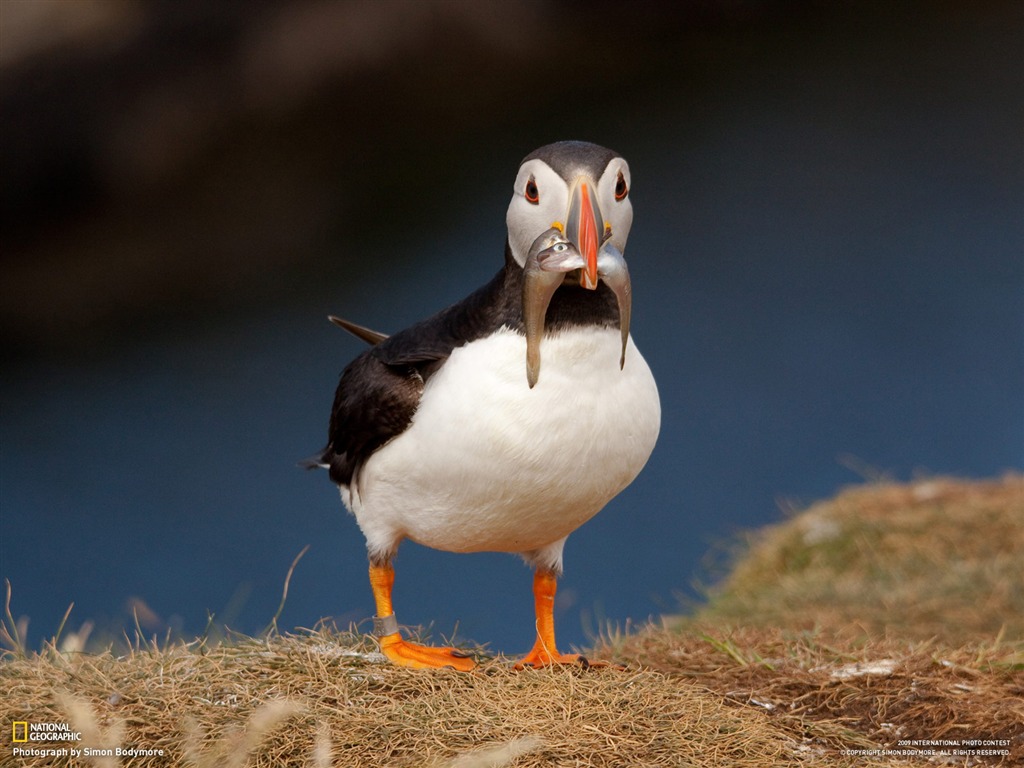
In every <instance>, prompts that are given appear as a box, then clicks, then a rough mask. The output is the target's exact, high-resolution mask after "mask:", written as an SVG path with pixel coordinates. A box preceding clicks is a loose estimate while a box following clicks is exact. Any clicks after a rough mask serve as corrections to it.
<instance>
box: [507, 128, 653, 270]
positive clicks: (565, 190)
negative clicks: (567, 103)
mask: <svg viewBox="0 0 1024 768" xmlns="http://www.w3.org/2000/svg"><path fill="white" fill-rule="evenodd" d="M629 190H630V177H629V165H628V164H627V163H626V161H625V160H623V159H622V158H621V157H619V155H618V153H616V152H613V151H612V150H610V149H605V148H604V147H600V146H598V145H597V144H590V143H588V142H585V141H559V142H556V143H555V144H548V145H547V146H544V147H541V148H540V149H538V150H536V151H534V152H531V153H530V154H529V155H527V156H526V158H525V159H524V160H523V162H522V163H521V164H520V166H519V174H518V175H517V176H516V184H515V188H514V190H513V194H512V202H511V203H509V206H508V215H507V216H506V219H505V220H506V223H507V224H508V242H509V246H510V248H511V250H512V257H513V258H514V259H515V260H516V262H517V263H518V264H519V266H521V267H525V266H526V262H527V259H528V258H529V255H530V248H531V247H532V245H533V244H534V243H535V242H536V240H537V238H538V237H540V236H541V235H543V234H544V233H545V232H546V231H547V230H549V229H551V228H552V227H553V228H555V229H557V230H560V231H561V232H562V233H563V234H564V235H565V237H566V239H567V240H568V241H569V242H570V243H572V245H573V246H575V248H576V250H577V251H578V252H579V254H580V257H581V258H582V260H583V265H582V266H581V268H580V269H579V282H580V285H582V286H583V287H585V288H591V289H593V288H597V281H598V264H597V261H598V251H599V250H600V249H601V247H602V246H603V245H605V244H606V243H607V244H609V245H611V246H613V247H614V248H615V249H616V251H617V252H618V253H620V254H621V253H622V252H623V251H625V249H626V238H627V237H628V236H629V227H630V225H631V224H632V223H633V206H632V204H631V203H630V201H629Z"/></svg>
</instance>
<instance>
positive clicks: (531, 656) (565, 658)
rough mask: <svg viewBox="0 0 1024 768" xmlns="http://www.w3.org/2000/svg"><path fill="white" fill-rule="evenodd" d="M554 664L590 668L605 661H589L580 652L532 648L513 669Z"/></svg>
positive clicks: (538, 667) (602, 664) (604, 664)
mask: <svg viewBox="0 0 1024 768" xmlns="http://www.w3.org/2000/svg"><path fill="white" fill-rule="evenodd" d="M555 664H579V665H580V666H581V667H583V669H590V668H591V667H603V666H606V663H605V662H603V661H594V662H592V661H590V659H588V658H587V657H586V656H584V655H583V654H581V653H558V652H557V651H556V652H555V653H553V654H552V653H548V652H547V651H546V650H543V649H541V650H538V649H536V648H534V649H533V650H532V651H530V652H529V653H528V654H526V655H525V656H524V657H523V658H521V659H520V660H519V661H518V662H516V665H515V666H514V667H512V668H513V669H526V668H527V667H533V668H534V669H540V668H541V667H553V666H554V665H555Z"/></svg>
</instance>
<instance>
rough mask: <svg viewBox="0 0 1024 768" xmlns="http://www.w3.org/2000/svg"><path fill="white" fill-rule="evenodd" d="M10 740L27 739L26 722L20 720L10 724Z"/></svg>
mask: <svg viewBox="0 0 1024 768" xmlns="http://www.w3.org/2000/svg"><path fill="white" fill-rule="evenodd" d="M19 734H20V735H19ZM11 741H18V742H21V741H28V723H26V722H25V721H23V720H22V721H15V722H14V723H12V724H11Z"/></svg>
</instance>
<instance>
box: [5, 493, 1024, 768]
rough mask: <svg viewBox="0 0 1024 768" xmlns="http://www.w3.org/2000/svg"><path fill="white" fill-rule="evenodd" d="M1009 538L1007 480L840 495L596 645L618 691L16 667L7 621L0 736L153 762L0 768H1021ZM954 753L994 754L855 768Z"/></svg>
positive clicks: (135, 661) (1019, 577) (1022, 663)
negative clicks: (40, 732) (705, 594)
mask: <svg viewBox="0 0 1024 768" xmlns="http://www.w3.org/2000/svg"><path fill="white" fill-rule="evenodd" d="M1022 536H1024V482H1022V480H1021V479H1020V478H1016V477H1009V478H1005V479H1004V480H1002V481H998V482H990V483H957V482H954V481H949V480H933V481H929V482H927V483H918V484H914V485H910V486H895V485H883V486H872V487H865V488H860V489H855V490H852V491H846V492H844V493H842V494H840V495H839V496H838V497H837V498H836V499H835V500H834V501H832V502H825V503H822V504H818V505H815V506H813V507H811V508H810V509H809V510H808V511H807V512H805V513H803V514H801V515H797V516H795V517H793V519H791V520H789V521H788V522H786V523H784V524H782V525H780V526H775V527H772V528H770V529H768V530H767V531H766V532H764V533H763V534H761V535H760V536H758V537H757V538H756V540H755V542H754V543H753V544H752V546H751V548H750V550H749V552H748V553H746V554H745V555H744V557H743V558H742V559H741V560H740V561H739V562H738V563H737V565H736V568H735V570H734V573H733V575H732V576H731V577H730V579H729V580H727V582H726V583H725V585H724V586H723V588H722V590H721V592H720V594H719V595H718V596H717V597H716V598H715V599H714V600H713V601H712V603H711V604H710V605H709V606H708V607H707V608H706V609H705V610H704V611H703V612H702V613H701V615H700V616H699V617H698V618H697V619H696V620H694V619H690V620H681V619H680V620H671V621H666V622H665V624H664V626H660V627H650V628H647V629H645V630H642V631H641V632H639V633H637V634H636V635H633V636H628V637H614V638H611V639H609V640H607V641H606V642H605V643H604V647H602V648H600V649H598V650H597V651H596V653H595V655H596V656H598V657H602V656H603V657H605V658H607V657H609V656H611V657H613V658H614V659H615V660H618V661H619V662H620V663H622V664H624V665H625V667H626V669H625V671H619V670H615V669H593V670H590V671H587V672H584V671H581V670H578V669H559V670H545V671H527V672H514V671H512V670H511V668H510V664H509V662H508V661H507V660H504V659H501V658H498V659H482V663H481V666H480V668H479V669H478V671H476V672H474V673H471V674H461V673H456V672H454V671H450V670H437V671H410V670H405V669H400V668H396V667H393V666H390V665H387V664H385V663H383V661H382V659H381V657H379V655H377V654H376V653H375V652H374V645H373V642H372V640H369V639H368V638H366V637H365V636H362V635H356V634H351V633H342V632H337V631H335V630H331V629H327V628H323V629H319V630H316V631H310V632H303V633H300V634H296V635H287V636H281V635H279V634H278V633H277V632H276V631H272V632H270V633H269V634H268V635H267V636H265V637H263V638H260V639H254V638H233V639H231V640H230V641H228V642H223V643H220V644H218V645H212V644H211V643H208V642H204V641H195V642H193V643H190V644H184V643H169V644H162V645H159V646H157V645H146V644H142V643H136V645H135V647H133V648H132V649H130V651H128V652H126V653H125V654H124V655H120V656H119V655H117V654H115V653H114V652H112V651H110V650H106V651H102V650H101V651H99V652H95V653H86V652H83V651H82V650H81V647H82V644H81V642H80V640H81V638H79V637H76V636H74V635H70V636H66V637H65V638H64V640H63V641H62V642H61V643H57V642H56V641H55V642H53V643H51V644H50V645H48V646H47V647H46V648H44V649H43V651H41V652H39V653H26V652H24V649H21V648H18V647H17V646H18V642H17V635H18V631H17V628H16V622H15V621H14V619H13V617H11V616H10V615H9V614H8V616H7V617H6V631H7V633H8V638H7V642H8V645H12V646H14V647H13V649H12V650H11V651H10V652H8V653H7V654H6V655H5V658H4V661H3V662H2V663H0V690H2V691H4V697H3V699H2V700H0V726H2V727H3V728H4V729H5V730H7V732H8V733H9V732H10V731H9V728H10V725H9V724H10V723H11V722H12V721H18V720H25V721H29V722H66V723H69V724H70V726H71V727H72V729H73V730H76V731H80V732H81V733H82V736H83V740H82V742H79V743H78V744H76V746H77V747H79V748H81V747H83V746H89V747H92V748H97V749H103V748H106V749H114V748H115V747H117V746H121V747H124V748H133V747H134V748H142V749H149V750H163V754H162V755H148V756H135V757H118V756H117V755H116V754H111V755H96V756H94V757H92V758H59V757H58V758H53V757H20V756H19V757H17V758H14V757H13V754H12V752H11V751H10V750H11V747H12V746H13V745H11V744H9V742H8V741H7V738H6V737H2V734H0V765H2V766H4V767H5V768H6V766H8V765H10V766H81V765H91V766H95V767H96V768H120V767H127V766H131V767H132V768H150V767H154V768H155V766H189V767H191V768H215V767H216V768H242V766H282V767H288V766H295V767H296V768H297V767H298V766H304V767H305V766H309V767H312V768H348V767H349V766H394V767H396V768H401V767H403V766H426V767H429V768H484V767H485V766H505V765H509V766H522V767H524V768H525V767H527V766H625V765H629V766H680V765H682V766H693V767H694V768H702V767H703V766H709V767H710V766H720V765H732V766H738V767H739V768H744V766H751V768H753V767H754V766H770V767H773V766H791V765H828V766H833V765H836V766H851V768H852V766H868V767H869V768H871V767H875V766H877V767H878V768H881V767H882V766H897V765H918V766H919V765H936V764H941V765H946V764H948V765H963V766H974V765H1005V766H1010V765H1024V631H1022V630H1024V623H1022V622H1024V605H1022V602H1021V601H1022V600H1024V597H1022V593H1021V590H1022V588H1024V586H1022V585H1024V573H1022V568H1024V539H1022ZM272 624H273V623H272ZM730 627H739V628H737V629H731V628H730ZM780 627H781V628H780ZM58 648H59V650H58ZM969 739H981V740H992V741H995V742H997V747H998V748H997V749H996V752H997V754H985V753H984V752H982V751H980V750H978V749H975V750H971V749H968V750H966V751H967V752H968V753H969V754H967V755H962V756H957V757H931V758H929V757H928V756H927V755H926V754H925V750H927V749H928V748H927V747H923V746H918V747H917V748H916V754H913V755H905V756H896V755H891V754H882V753H880V752H878V750H880V749H885V748H889V747H896V746H898V744H899V741H900V740H950V741H958V742H960V743H961V744H963V743H964V742H965V741H966V740H969ZM851 750H868V751H869V753H868V754H862V753H856V752H851ZM998 752H1002V753H1001V754H998Z"/></svg>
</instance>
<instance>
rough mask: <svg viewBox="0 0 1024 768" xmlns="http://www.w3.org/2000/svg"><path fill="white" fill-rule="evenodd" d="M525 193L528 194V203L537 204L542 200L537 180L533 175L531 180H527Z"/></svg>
mask: <svg viewBox="0 0 1024 768" xmlns="http://www.w3.org/2000/svg"><path fill="white" fill-rule="evenodd" d="M524 194H525V195H526V201H527V202H528V203H533V204H534V205H536V204H537V203H539V202H540V191H539V190H538V189H537V182H536V180H534V178H533V176H531V177H530V180H529V181H527V182H526V191H525V193H524Z"/></svg>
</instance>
